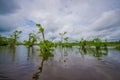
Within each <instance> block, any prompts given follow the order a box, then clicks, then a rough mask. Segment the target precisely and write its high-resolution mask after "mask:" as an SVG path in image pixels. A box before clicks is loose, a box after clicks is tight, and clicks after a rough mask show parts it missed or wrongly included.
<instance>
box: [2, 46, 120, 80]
mask: <svg viewBox="0 0 120 80" xmlns="http://www.w3.org/2000/svg"><path fill="white" fill-rule="evenodd" d="M36 49H38V47H35V49H34V50H35V53H33V55H30V57H31V58H29V59H28V58H27V57H28V52H27V48H26V47H25V46H17V48H16V53H15V57H14V58H15V59H14V61H12V60H11V59H12V58H13V53H12V52H9V48H7V47H0V78H1V79H3V77H1V76H5V77H7V78H8V79H9V80H33V79H32V76H33V74H35V73H36V72H38V71H39V67H40V66H41V61H42V60H41V59H42V58H41V57H40V52H39V51H36ZM108 52H109V54H108V55H107V56H103V57H102V60H98V59H97V58H96V57H93V56H92V55H90V54H93V52H88V53H87V54H86V55H84V56H82V55H81V52H80V50H79V49H78V47H74V48H60V47H57V49H55V51H54V52H53V53H54V57H53V58H51V57H50V58H49V60H48V61H44V63H43V68H42V69H43V70H42V72H41V73H39V75H40V76H39V78H40V79H43V80H44V79H47V80H48V79H49V80H64V79H66V80H77V79H78V80H79V79H80V80H81V79H82V80H89V79H90V80H95V79H96V80H110V79H113V80H119V73H120V60H119V58H120V54H119V53H120V52H119V51H116V50H110V49H109V51H108ZM30 54H31V53H30ZM1 57H3V58H2V59H4V60H3V61H1ZM1 62H2V63H1ZM3 80H4V79H3Z"/></svg>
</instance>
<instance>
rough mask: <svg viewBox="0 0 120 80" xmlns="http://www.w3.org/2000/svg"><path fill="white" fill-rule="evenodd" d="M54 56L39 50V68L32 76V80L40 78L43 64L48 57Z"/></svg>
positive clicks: (49, 52)
mask: <svg viewBox="0 0 120 80" xmlns="http://www.w3.org/2000/svg"><path fill="white" fill-rule="evenodd" d="M53 56H54V55H53V54H52V53H51V50H40V57H41V58H42V61H41V64H40V67H39V68H38V71H37V72H36V73H35V74H33V79H34V80H38V79H39V77H40V74H41V73H42V70H43V66H44V62H45V61H48V60H49V58H50V57H53Z"/></svg>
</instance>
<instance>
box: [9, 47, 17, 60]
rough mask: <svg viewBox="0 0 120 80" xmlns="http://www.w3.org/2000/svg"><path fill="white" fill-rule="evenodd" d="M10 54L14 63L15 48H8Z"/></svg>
mask: <svg viewBox="0 0 120 80" xmlns="http://www.w3.org/2000/svg"><path fill="white" fill-rule="evenodd" d="M10 53H12V61H15V54H16V46H13V47H10Z"/></svg>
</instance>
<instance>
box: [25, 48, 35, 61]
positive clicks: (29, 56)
mask: <svg viewBox="0 0 120 80" xmlns="http://www.w3.org/2000/svg"><path fill="white" fill-rule="evenodd" d="M27 52H28V54H27V60H29V59H30V58H31V57H33V54H34V53H35V49H34V47H33V46H32V47H27Z"/></svg>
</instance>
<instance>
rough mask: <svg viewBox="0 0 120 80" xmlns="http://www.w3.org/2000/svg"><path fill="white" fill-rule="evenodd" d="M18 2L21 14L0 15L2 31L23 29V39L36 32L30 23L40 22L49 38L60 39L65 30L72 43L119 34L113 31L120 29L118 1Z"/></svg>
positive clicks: (32, 0) (30, 0) (56, 0)
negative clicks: (73, 41) (60, 34)
mask: <svg viewBox="0 0 120 80" xmlns="http://www.w3.org/2000/svg"><path fill="white" fill-rule="evenodd" d="M17 3H19V6H20V9H19V11H17V12H16V13H12V14H10V15H5V16H3V15H1V16H0V21H1V22H0V24H1V25H3V27H0V28H1V29H2V28H7V29H8V28H10V27H11V29H12V31H13V30H14V29H20V30H22V31H23V33H22V36H23V37H22V39H26V38H27V34H28V33H30V32H32V31H33V30H34V31H36V32H37V27H36V26H35V25H34V24H33V25H31V24H28V23H27V22H29V21H31V23H32V22H33V23H41V24H42V26H43V27H44V28H45V36H46V38H47V39H51V38H52V39H54V40H60V36H59V33H60V32H64V31H66V32H67V34H66V36H68V37H70V38H71V40H80V38H82V37H84V38H86V39H90V38H93V37H95V36H98V37H99V36H100V37H102V38H108V37H109V38H112V37H114V36H116V35H118V34H120V33H119V32H115V31H113V30H115V29H118V28H119V27H120V24H119V22H120V18H119V16H120V10H119V8H118V7H117V8H118V9H116V6H114V4H117V3H119V2H116V0H111V2H110V1H108V0H67V1H66V0H49V1H48V0H19V1H18V2H17ZM112 3H114V4H112ZM102 4H103V5H102ZM27 20H28V21H27ZM29 23H30V22H29ZM111 32H114V34H112V35H113V36H111V35H110V34H111ZM117 37H118V36H117Z"/></svg>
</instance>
